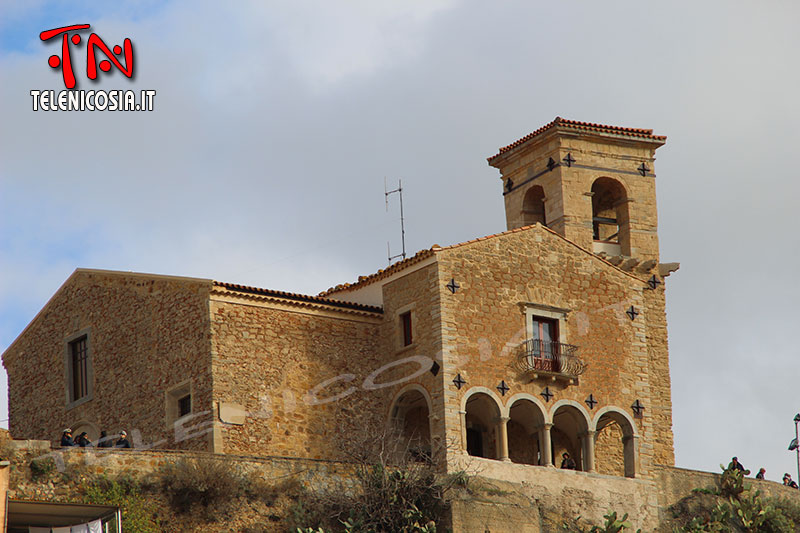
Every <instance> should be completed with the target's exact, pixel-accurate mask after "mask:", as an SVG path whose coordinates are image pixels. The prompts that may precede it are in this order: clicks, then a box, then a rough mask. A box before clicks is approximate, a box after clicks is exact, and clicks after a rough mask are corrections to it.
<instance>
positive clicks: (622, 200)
mask: <svg viewBox="0 0 800 533" xmlns="http://www.w3.org/2000/svg"><path fill="white" fill-rule="evenodd" d="M592 232H593V234H592V238H593V240H594V241H595V242H597V243H602V244H606V245H612V246H613V245H618V246H619V253H621V254H622V255H631V231H630V214H629V212H628V192H627V190H626V189H625V185H623V183H622V182H621V181H619V180H617V179H615V178H609V177H600V178H597V179H596V180H594V182H593V183H592ZM611 255H614V254H613V253H611ZM617 255H619V254H617Z"/></svg>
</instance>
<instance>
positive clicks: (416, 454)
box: [389, 383, 433, 460]
mask: <svg viewBox="0 0 800 533" xmlns="http://www.w3.org/2000/svg"><path fill="white" fill-rule="evenodd" d="M431 405H432V403H431V396H430V394H429V393H428V391H427V389H425V387H423V386H422V385H419V384H416V383H412V384H409V385H406V386H405V387H403V388H402V389H400V390H399V391H398V392H397V394H395V396H394V399H393V400H392V403H391V407H390V408H389V424H390V427H391V429H392V430H393V432H394V433H393V434H396V435H397V437H398V440H399V441H400V442H399V443H398V444H399V446H398V449H399V450H401V451H402V452H403V453H408V454H410V455H411V457H412V458H415V459H420V460H429V459H431V458H432V454H433V450H432V447H431V436H432V435H433V425H432V422H431Z"/></svg>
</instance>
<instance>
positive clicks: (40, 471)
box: [30, 457, 56, 481]
mask: <svg viewBox="0 0 800 533" xmlns="http://www.w3.org/2000/svg"><path fill="white" fill-rule="evenodd" d="M30 468H31V479H32V480H33V481H39V480H41V479H44V478H47V477H49V476H50V474H51V473H52V472H53V471H54V470H55V469H56V462H55V461H54V460H53V458H52V457H42V458H38V459H33V460H32V461H31V464H30Z"/></svg>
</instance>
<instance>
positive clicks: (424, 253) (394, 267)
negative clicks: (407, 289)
mask: <svg viewBox="0 0 800 533" xmlns="http://www.w3.org/2000/svg"><path fill="white" fill-rule="evenodd" d="M436 250H441V247H440V246H439V245H438V244H434V245H433V246H431V248H430V249H428V250H420V251H419V252H417V253H416V254H414V255H413V256H411V257H408V258H406V259H403V260H401V261H398V262H396V263H392V264H391V265H389V266H388V267H386V268H383V269H381V270H378V271H377V272H375V273H374V274H370V275H368V276H358V281H356V282H355V283H340V284H339V285H337V286H335V287H331V288H330V289H328V290H326V291H322V292H321V293H319V294H318V295H317V296H318V297H320V298H321V297H325V296H328V295H330V294H334V293H336V292H339V291H344V290H349V289H355V288H358V287H361V286H363V285H368V284H370V283H372V282H373V281H377V280H379V279H383V278H386V277H389V276H391V275H392V274H394V273H395V272H397V271H398V270H402V269H404V268H406V267H407V266H411V265H413V264H415V263H419V262H420V261H422V260H423V259H427V258H428V257H431V256H432V255H433V252H435V251H436ZM326 301H327V300H326Z"/></svg>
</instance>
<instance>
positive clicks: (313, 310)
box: [3, 119, 677, 531]
mask: <svg viewBox="0 0 800 533" xmlns="http://www.w3.org/2000/svg"><path fill="white" fill-rule="evenodd" d="M663 143H664V138H663V137H657V136H654V135H652V132H651V131H650V130H633V129H628V128H616V127H611V126H600V125H593V124H585V123H576V122H571V121H563V120H561V119H557V120H556V121H555V122H553V123H551V124H549V125H547V126H545V127H544V128H542V129H541V130H537V132H534V133H533V134H531V135H529V136H528V137H526V138H523V139H521V140H520V141H517V142H516V143H514V144H512V145H510V146H508V147H506V148H503V149H501V150H500V152H499V153H498V154H497V155H496V156H493V157H492V158H490V159H489V162H490V164H491V165H492V166H495V167H496V168H498V169H499V170H500V171H501V175H502V176H501V177H502V178H503V181H502V183H503V191H504V194H505V199H506V218H507V222H508V226H509V230H508V231H507V232H504V233H501V234H498V235H492V236H488V237H482V238H479V239H476V240H474V241H469V242H467V243H462V244H457V245H453V246H447V247H441V246H434V247H432V248H431V249H429V250H424V251H422V252H420V253H418V254H417V255H415V256H414V257H411V258H408V259H405V260H403V261H401V262H399V263H396V264H394V265H392V266H390V267H389V268H387V269H385V270H382V271H379V272H377V273H375V274H373V275H371V276H366V277H362V278H359V280H358V281H357V282H356V283H354V284H346V285H341V286H337V287H336V288H333V289H330V290H328V291H325V292H324V293H322V294H320V295H319V296H308V295H298V294H291V293H283V292H279V291H273V290H267V289H259V288H253V287H244V286H240V285H235V284H230V283H221V282H217V281H212V280H198V279H187V278H174V277H165V276H155V275H145V274H131V273H122V272H105V271H91V270H78V271H76V272H75V273H74V274H73V275H72V276H71V277H70V279H69V280H67V282H66V283H65V284H64V286H63V287H62V288H61V289H60V290H59V291H58V292H57V293H56V295H55V296H54V297H53V298H52V300H51V301H50V302H49V303H48V304H47V305H46V306H45V308H44V309H43V310H42V312H41V313H40V314H39V315H38V316H37V317H36V318H35V319H34V320H33V321H32V322H31V324H30V325H29V326H28V328H26V330H25V331H24V332H23V333H22V334H21V335H20V337H19V338H18V339H17V340H16V341H15V342H14V344H12V346H11V347H9V349H8V350H7V351H6V352H5V353H4V354H3V364H4V365H5V367H6V369H7V371H8V374H9V385H10V387H9V396H10V398H9V400H10V402H9V403H10V406H11V408H10V412H11V415H10V416H11V433H12V435H13V436H14V437H15V438H27V439H31V438H33V439H46V440H50V441H53V440H54V439H56V438H57V437H58V436H59V435H60V430H61V429H62V428H63V427H65V426H72V427H73V429H75V430H76V431H79V430H85V431H88V432H89V434H90V437H92V438H96V437H97V434H98V431H99V430H100V429H106V430H109V431H110V432H112V433H113V432H116V431H117V430H119V429H122V428H124V429H127V430H128V431H129V432H130V433H134V437H135V440H136V442H135V445H136V446H137V447H140V448H143V447H148V448H150V447H155V448H184V449H191V450H205V451H213V452H216V453H226V454H249V455H262V456H283V457H295V458H302V459H309V460H310V459H323V460H338V459H345V458H346V454H345V453H344V452H343V450H342V447H341V446H339V444H340V443H341V442H342V441H343V440H344V439H345V438H346V436H347V435H346V433H348V432H350V431H351V430H352V428H353V427H354V425H355V426H357V427H362V428H369V427H378V426H381V425H383V424H390V425H394V426H395V427H397V428H398V429H399V430H400V431H401V433H402V435H403V436H404V438H405V439H407V441H408V448H409V451H413V452H414V453H423V454H432V456H433V458H434V459H435V460H436V461H441V462H442V464H443V465H447V467H448V468H450V469H458V468H463V467H464V466H465V465H466V466H467V467H469V465H470V461H472V462H474V464H476V465H480V466H481V467H482V468H486V465H489V467H488V468H487V472H489V473H490V475H497V476H502V477H508V476H511V477H515V476H522V477H521V478H520V479H522V478H525V479H528V480H529V481H531V482H534V481H535V480H536V479H537V477H541V476H544V477H542V478H541V479H545V478H546V479H547V483H548V484H550V483H558V479H560V478H559V477H558V476H559V475H562V474H563V475H572V473H568V472H560V471H557V470H556V469H554V468H552V467H553V466H555V467H558V466H559V464H560V461H561V456H562V454H563V453H565V452H566V453H568V454H569V455H570V456H571V457H572V458H573V460H574V461H575V463H576V468H577V470H583V471H584V472H585V473H587V475H588V474H591V475H600V474H608V475H613V476H615V478H611V479H613V481H609V483H611V484H612V485H614V487H616V488H613V490H612V489H609V490H610V491H611V492H614V494H623V495H624V494H628V493H630V494H632V495H636V496H635V498H638V499H639V500H641V501H642V502H644V503H642V505H645V504H647V505H650V504H649V503H647V502H648V501H649V499H651V498H652V497H653V495H652V493H651V492H648V491H652V489H653V487H654V485H653V483H654V482H655V480H656V478H657V476H658V475H659V474H658V472H659V471H658V468H659V467H658V466H657V465H669V466H671V465H673V464H674V454H673V444H672V412H671V399H670V379H669V360H668V348H667V326H666V315H665V281H666V280H665V278H666V276H667V275H668V274H669V273H670V272H671V271H674V270H675V269H676V268H677V266H676V265H670V264H661V263H659V254H658V236H657V231H656V230H657V213H656V202H655V183H654V174H653V161H654V152H655V149H656V148H658V147H659V146H661V145H662V144H663ZM547 328H550V329H547ZM545 331H546V332H547V333H546V335H545ZM82 335H86V339H87V340H88V354H89V360H90V367H91V368H90V370H91V372H89V374H90V375H89V384H88V387H89V389H90V393H89V394H88V395H84V396H83V397H82V398H79V399H75V398H72V397H71V396H70V394H71V393H70V390H71V389H70V387H71V386H73V385H72V383H73V381H74V380H73V378H72V377H71V374H70V372H71V371H72V370H71V369H72V368H73V367H74V366H75V365H76V364H77V363H75V362H73V361H72V359H71V357H73V356H74V354H72V353H71V350H73V349H74V348H73V344H74V342H75V339H80V338H81V336H82ZM543 335H545V337H546V338H545V337H543ZM74 386H77V385H74ZM131 430H136V431H135V432H133V431H131ZM515 469H516V470H515ZM491 472H494V474H491ZM625 477H627V478H636V479H635V480H626V479H624V478H625ZM617 478H618V479H617ZM564 479H567V478H564ZM570 479H571V478H570ZM592 479H594V478H592ZM603 479H606V478H603ZM540 482H541V481H540ZM537 483H538V482H537ZM626 483H629V484H628V485H626ZM617 485H618V487H617ZM632 497H633V496H632ZM639 500H636V501H639ZM603 510H605V508H603ZM456 515H457V513H456ZM456 515H454V516H456ZM492 530H493V531H494V529H492ZM534 530H535V529H534Z"/></svg>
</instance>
